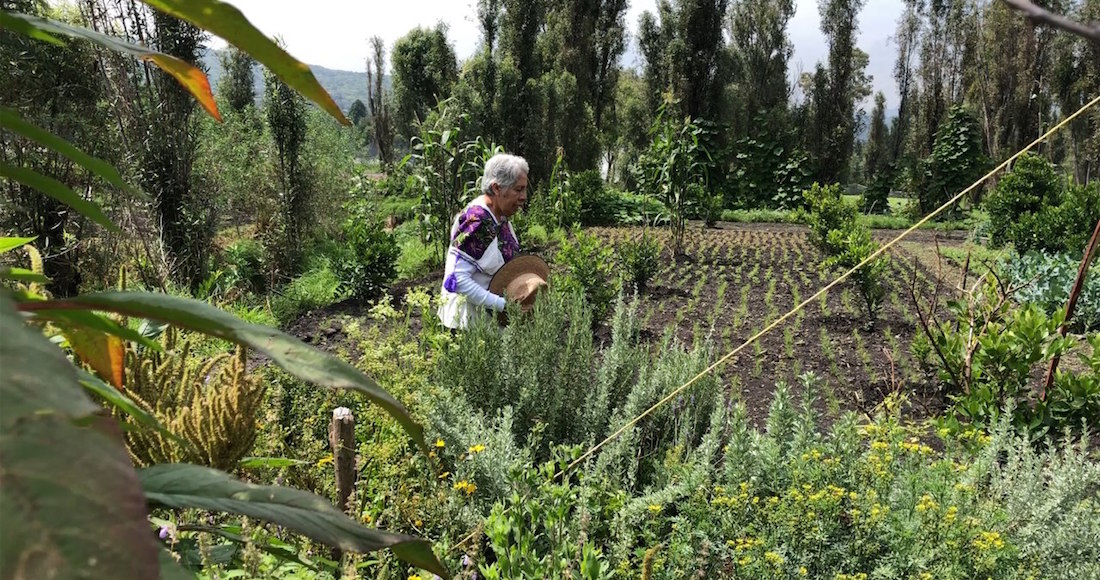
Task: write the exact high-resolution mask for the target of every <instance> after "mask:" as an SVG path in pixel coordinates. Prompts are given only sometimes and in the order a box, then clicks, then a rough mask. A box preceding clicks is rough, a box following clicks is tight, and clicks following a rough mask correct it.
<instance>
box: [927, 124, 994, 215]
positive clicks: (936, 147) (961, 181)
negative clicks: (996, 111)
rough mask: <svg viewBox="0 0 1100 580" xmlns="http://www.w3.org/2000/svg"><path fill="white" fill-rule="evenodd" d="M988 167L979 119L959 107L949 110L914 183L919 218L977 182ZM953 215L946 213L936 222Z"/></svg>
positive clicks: (950, 212)
mask: <svg viewBox="0 0 1100 580" xmlns="http://www.w3.org/2000/svg"><path fill="white" fill-rule="evenodd" d="M988 165H989V160H988V159H987V158H986V156H985V152H984V150H983V148H982V132H981V124H980V123H979V122H978V119H977V118H975V117H974V115H973V114H972V113H971V112H970V111H968V110H967V109H965V108H963V107H962V106H961V105H955V106H953V107H951V110H950V111H949V112H948V113H947V118H946V119H945V120H944V121H943V124H942V125H940V128H939V129H938V130H937V131H936V139H935V142H934V143H933V145H932V154H931V155H930V156H929V157H928V158H926V159H923V160H921V163H920V167H919V168H917V171H916V175H915V178H914V179H913V187H914V191H913V192H912V193H913V194H914V195H915V197H916V198H917V211H918V212H919V213H920V214H921V216H924V215H927V214H929V213H932V211H933V210H935V209H936V208H938V207H939V206H940V205H942V204H943V203H944V202H946V201H947V200H948V199H950V198H952V197H954V196H955V195H956V194H957V193H959V192H961V191H962V190H964V189H966V188H967V187H969V186H970V185H971V184H973V183H974V182H975V181H977V179H978V178H979V177H981V175H982V173H983V172H984V171H985V170H986V167H987V166H988ZM974 199H977V196H974ZM953 213H954V211H946V212H944V213H941V214H940V216H939V218H938V219H943V218H945V217H950V216H951V215H952V214H953Z"/></svg>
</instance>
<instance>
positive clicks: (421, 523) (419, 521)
mask: <svg viewBox="0 0 1100 580" xmlns="http://www.w3.org/2000/svg"><path fill="white" fill-rule="evenodd" d="M413 525H414V526H416V527H418V528H419V527H421V526H423V525H424V521H423V520H416V521H415V522H413Z"/></svg>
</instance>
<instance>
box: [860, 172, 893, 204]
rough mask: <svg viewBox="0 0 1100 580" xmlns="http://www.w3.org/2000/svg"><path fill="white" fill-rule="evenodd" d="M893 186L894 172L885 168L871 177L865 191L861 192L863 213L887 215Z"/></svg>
mask: <svg viewBox="0 0 1100 580" xmlns="http://www.w3.org/2000/svg"><path fill="white" fill-rule="evenodd" d="M893 185H894V171H893V168H892V167H886V168H883V169H881V170H880V171H878V172H877V173H875V174H874V175H873V176H872V177H871V182H870V183H868V184H867V189H865V190H863V200H862V201H863V207H862V210H863V213H869V214H889V213H890V190H891V189H893Z"/></svg>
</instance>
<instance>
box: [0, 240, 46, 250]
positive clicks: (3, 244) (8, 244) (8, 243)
mask: <svg viewBox="0 0 1100 580" xmlns="http://www.w3.org/2000/svg"><path fill="white" fill-rule="evenodd" d="M36 239H38V238H37V237H34V238H9V237H3V238H0V254H6V253H8V252H10V251H12V250H14V249H16V248H22V247H23V246H25V245H27V244H29V243H31V242H33V241H35V240H36Z"/></svg>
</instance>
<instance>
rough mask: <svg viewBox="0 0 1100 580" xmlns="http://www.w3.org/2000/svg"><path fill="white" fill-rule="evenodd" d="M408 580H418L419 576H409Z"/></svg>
mask: <svg viewBox="0 0 1100 580" xmlns="http://www.w3.org/2000/svg"><path fill="white" fill-rule="evenodd" d="M409 580H420V575H419V574H412V575H410V576H409Z"/></svg>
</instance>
